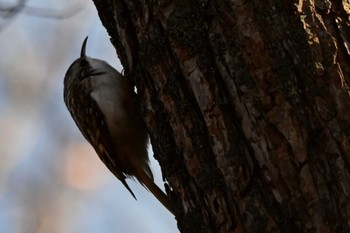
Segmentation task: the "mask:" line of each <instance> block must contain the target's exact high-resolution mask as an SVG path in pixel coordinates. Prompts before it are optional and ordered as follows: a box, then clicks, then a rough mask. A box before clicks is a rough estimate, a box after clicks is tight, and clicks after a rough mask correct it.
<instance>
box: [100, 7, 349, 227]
mask: <svg viewBox="0 0 350 233" xmlns="http://www.w3.org/2000/svg"><path fill="white" fill-rule="evenodd" d="M94 2H95V5H96V7H97V10H98V12H99V15H100V18H101V20H102V23H103V24H104V26H105V27H106V28H107V30H108V32H109V34H110V36H111V40H112V43H113V44H114V45H115V46H116V49H117V51H118V55H119V58H120V60H121V62H122V64H123V66H124V69H125V75H128V76H129V77H130V78H131V79H133V80H134V81H135V85H136V86H137V88H138V94H139V96H140V99H141V101H142V103H143V104H142V105H143V113H144V117H145V120H146V122H147V125H148V128H149V132H150V136H151V142H152V146H153V149H154V152H155V156H156V158H157V159H158V161H159V163H160V165H161V167H162V171H163V175H164V177H165V178H166V180H167V182H168V184H169V188H168V195H169V198H171V201H172V203H173V204H174V206H175V209H176V218H177V220H178V226H179V229H180V231H181V232H215V233H217V232H249V233H250V232H257V233H261V232H273V233H275V232H281V233H288V232H290V233H296V232H317V233H323V232H350V221H349V220H350V176H349V168H350V91H349V86H348V85H349V83H350V65H349V64H350V51H349V49H350V43H349V41H350V28H349V23H350V22H349V18H348V17H349V14H350V3H348V2H347V1H345V0H344V1H342V2H341V1H336V0H304V1H302V0H300V1H299V2H294V3H293V1H287V0H268V1H267V0H252V1H242V0H227V1H223V0H206V1H205V0H178V1H171V0H169V1H137V0H94Z"/></svg>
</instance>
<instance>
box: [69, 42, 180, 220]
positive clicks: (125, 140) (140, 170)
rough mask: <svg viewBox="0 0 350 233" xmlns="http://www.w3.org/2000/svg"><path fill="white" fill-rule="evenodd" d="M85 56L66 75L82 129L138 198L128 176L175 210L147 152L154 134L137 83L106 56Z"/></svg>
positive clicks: (72, 111)
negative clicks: (150, 133) (149, 129)
mask: <svg viewBox="0 0 350 233" xmlns="http://www.w3.org/2000/svg"><path fill="white" fill-rule="evenodd" d="M87 39H88V37H86V39H85V40H84V42H83V45H82V48H81V54H80V58H78V59H76V60H75V61H74V62H73V63H72V64H71V66H70V67H69V68H68V71H67V73H66V75H65V77H64V90H63V93H64V102H65V104H66V106H67V108H68V111H69V112H70V114H71V116H72V117H73V119H74V121H75V123H76V125H77V126H78V128H79V130H80V132H81V133H82V134H83V136H84V137H85V139H86V140H87V141H88V142H89V143H90V144H91V145H92V147H93V148H94V149H95V151H96V153H97V155H98V156H99V158H100V159H101V160H102V162H103V163H104V164H105V165H106V166H107V168H108V169H109V170H110V171H111V172H112V173H113V174H114V175H115V176H116V177H117V178H118V179H119V180H120V181H121V182H122V184H123V185H124V186H125V188H126V189H127V190H128V191H129V192H130V193H131V195H132V196H133V197H134V198H135V199H136V197H135V195H134V193H133V192H132V190H131V189H130V187H129V186H128V184H127V183H126V178H136V179H137V180H138V181H139V182H140V183H141V184H142V185H143V186H144V187H146V189H148V190H149V191H150V192H152V193H153V195H154V196H155V197H156V198H157V199H158V200H159V201H160V202H161V203H162V204H163V205H164V206H165V207H166V208H167V209H168V210H169V211H170V212H171V213H173V208H172V205H171V203H170V201H169V199H168V197H167V196H166V194H165V193H164V192H163V191H162V190H161V189H160V188H159V187H158V186H157V185H156V184H155V183H154V181H153V174H152V171H151V169H150V166H149V159H148V153H147V143H148V132H147V127H146V125H145V122H144V120H143V119H142V117H141V116H140V113H139V112H140V110H139V107H138V106H139V103H138V98H137V96H136V93H135V92H134V87H133V85H131V82H130V81H129V80H128V78H127V77H125V76H123V75H122V74H120V73H119V72H118V71H117V70H116V69H114V68H113V67H112V66H110V65H109V64H108V63H106V62H105V61H103V60H99V59H95V58H91V57H88V56H86V54H85V49H86V43H87Z"/></svg>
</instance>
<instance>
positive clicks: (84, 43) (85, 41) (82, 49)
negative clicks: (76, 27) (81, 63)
mask: <svg viewBox="0 0 350 233" xmlns="http://www.w3.org/2000/svg"><path fill="white" fill-rule="evenodd" d="M87 40H88V36H87V37H86V38H85V40H84V42H83V45H82V46H81V52H80V58H84V57H86V54H85V49H86V43H87Z"/></svg>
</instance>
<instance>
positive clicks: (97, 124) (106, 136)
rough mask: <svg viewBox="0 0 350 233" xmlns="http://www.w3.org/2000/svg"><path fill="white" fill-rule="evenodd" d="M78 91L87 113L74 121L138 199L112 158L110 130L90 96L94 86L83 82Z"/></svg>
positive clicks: (112, 170) (113, 153) (109, 167)
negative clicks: (83, 99) (82, 98)
mask: <svg viewBox="0 0 350 233" xmlns="http://www.w3.org/2000/svg"><path fill="white" fill-rule="evenodd" d="M76 91H77V93H78V94H79V96H80V97H83V96H84V98H85V101H79V102H80V104H81V106H77V107H78V108H79V109H81V111H85V113H84V114H79V115H77V116H75V115H73V118H74V121H75V122H76V124H77V126H78V128H79V129H80V131H81V132H82V134H83V136H84V137H85V139H86V140H87V141H88V142H89V143H90V144H91V145H92V146H93V148H94V149H95V151H96V153H97V155H98V156H99V158H100V159H101V160H102V162H103V163H104V164H105V165H106V166H107V168H108V169H109V170H110V171H111V172H112V173H113V174H114V175H115V176H116V177H117V178H118V179H119V180H120V181H121V182H122V183H123V185H124V186H125V188H126V189H127V190H128V191H129V192H130V193H131V195H132V196H133V197H134V198H135V199H136V197H135V194H134V193H133V192H132V190H131V189H130V187H129V186H128V184H127V183H126V181H125V179H126V176H125V174H124V173H123V171H122V170H121V169H120V168H119V167H118V164H115V162H114V160H113V159H112V156H115V153H116V152H115V150H114V145H113V141H112V138H111V135H110V132H109V130H108V127H107V124H106V121H105V116H104V114H103V113H102V111H101V110H100V108H99V106H98V104H97V103H96V101H95V100H94V99H93V98H92V97H91V96H90V93H91V92H92V86H91V83H90V82H89V80H84V81H82V82H81V84H80V85H79V86H78V87H77V90H76ZM79 117H80V118H79ZM77 118H79V119H77ZM84 125H85V126H86V125H88V126H89V127H88V129H86V128H84Z"/></svg>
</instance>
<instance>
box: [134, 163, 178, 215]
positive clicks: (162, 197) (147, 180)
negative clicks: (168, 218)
mask: <svg viewBox="0 0 350 233" xmlns="http://www.w3.org/2000/svg"><path fill="white" fill-rule="evenodd" d="M139 173H140V174H138V176H137V179H138V180H139V182H140V183H141V184H142V185H144V186H145V187H146V188H147V189H148V190H149V191H150V192H151V193H152V194H153V195H154V196H155V197H156V198H157V199H158V201H160V203H162V204H163V206H164V207H165V208H167V209H168V210H169V211H170V213H172V214H174V210H173V207H172V205H171V203H170V201H169V199H168V197H167V196H166V194H165V193H164V192H163V191H162V190H161V189H160V188H159V187H158V186H157V185H156V184H155V183H154V181H153V179H152V178H151V177H149V176H148V175H147V174H146V172H145V171H143V170H141V171H140V172H139Z"/></svg>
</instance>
